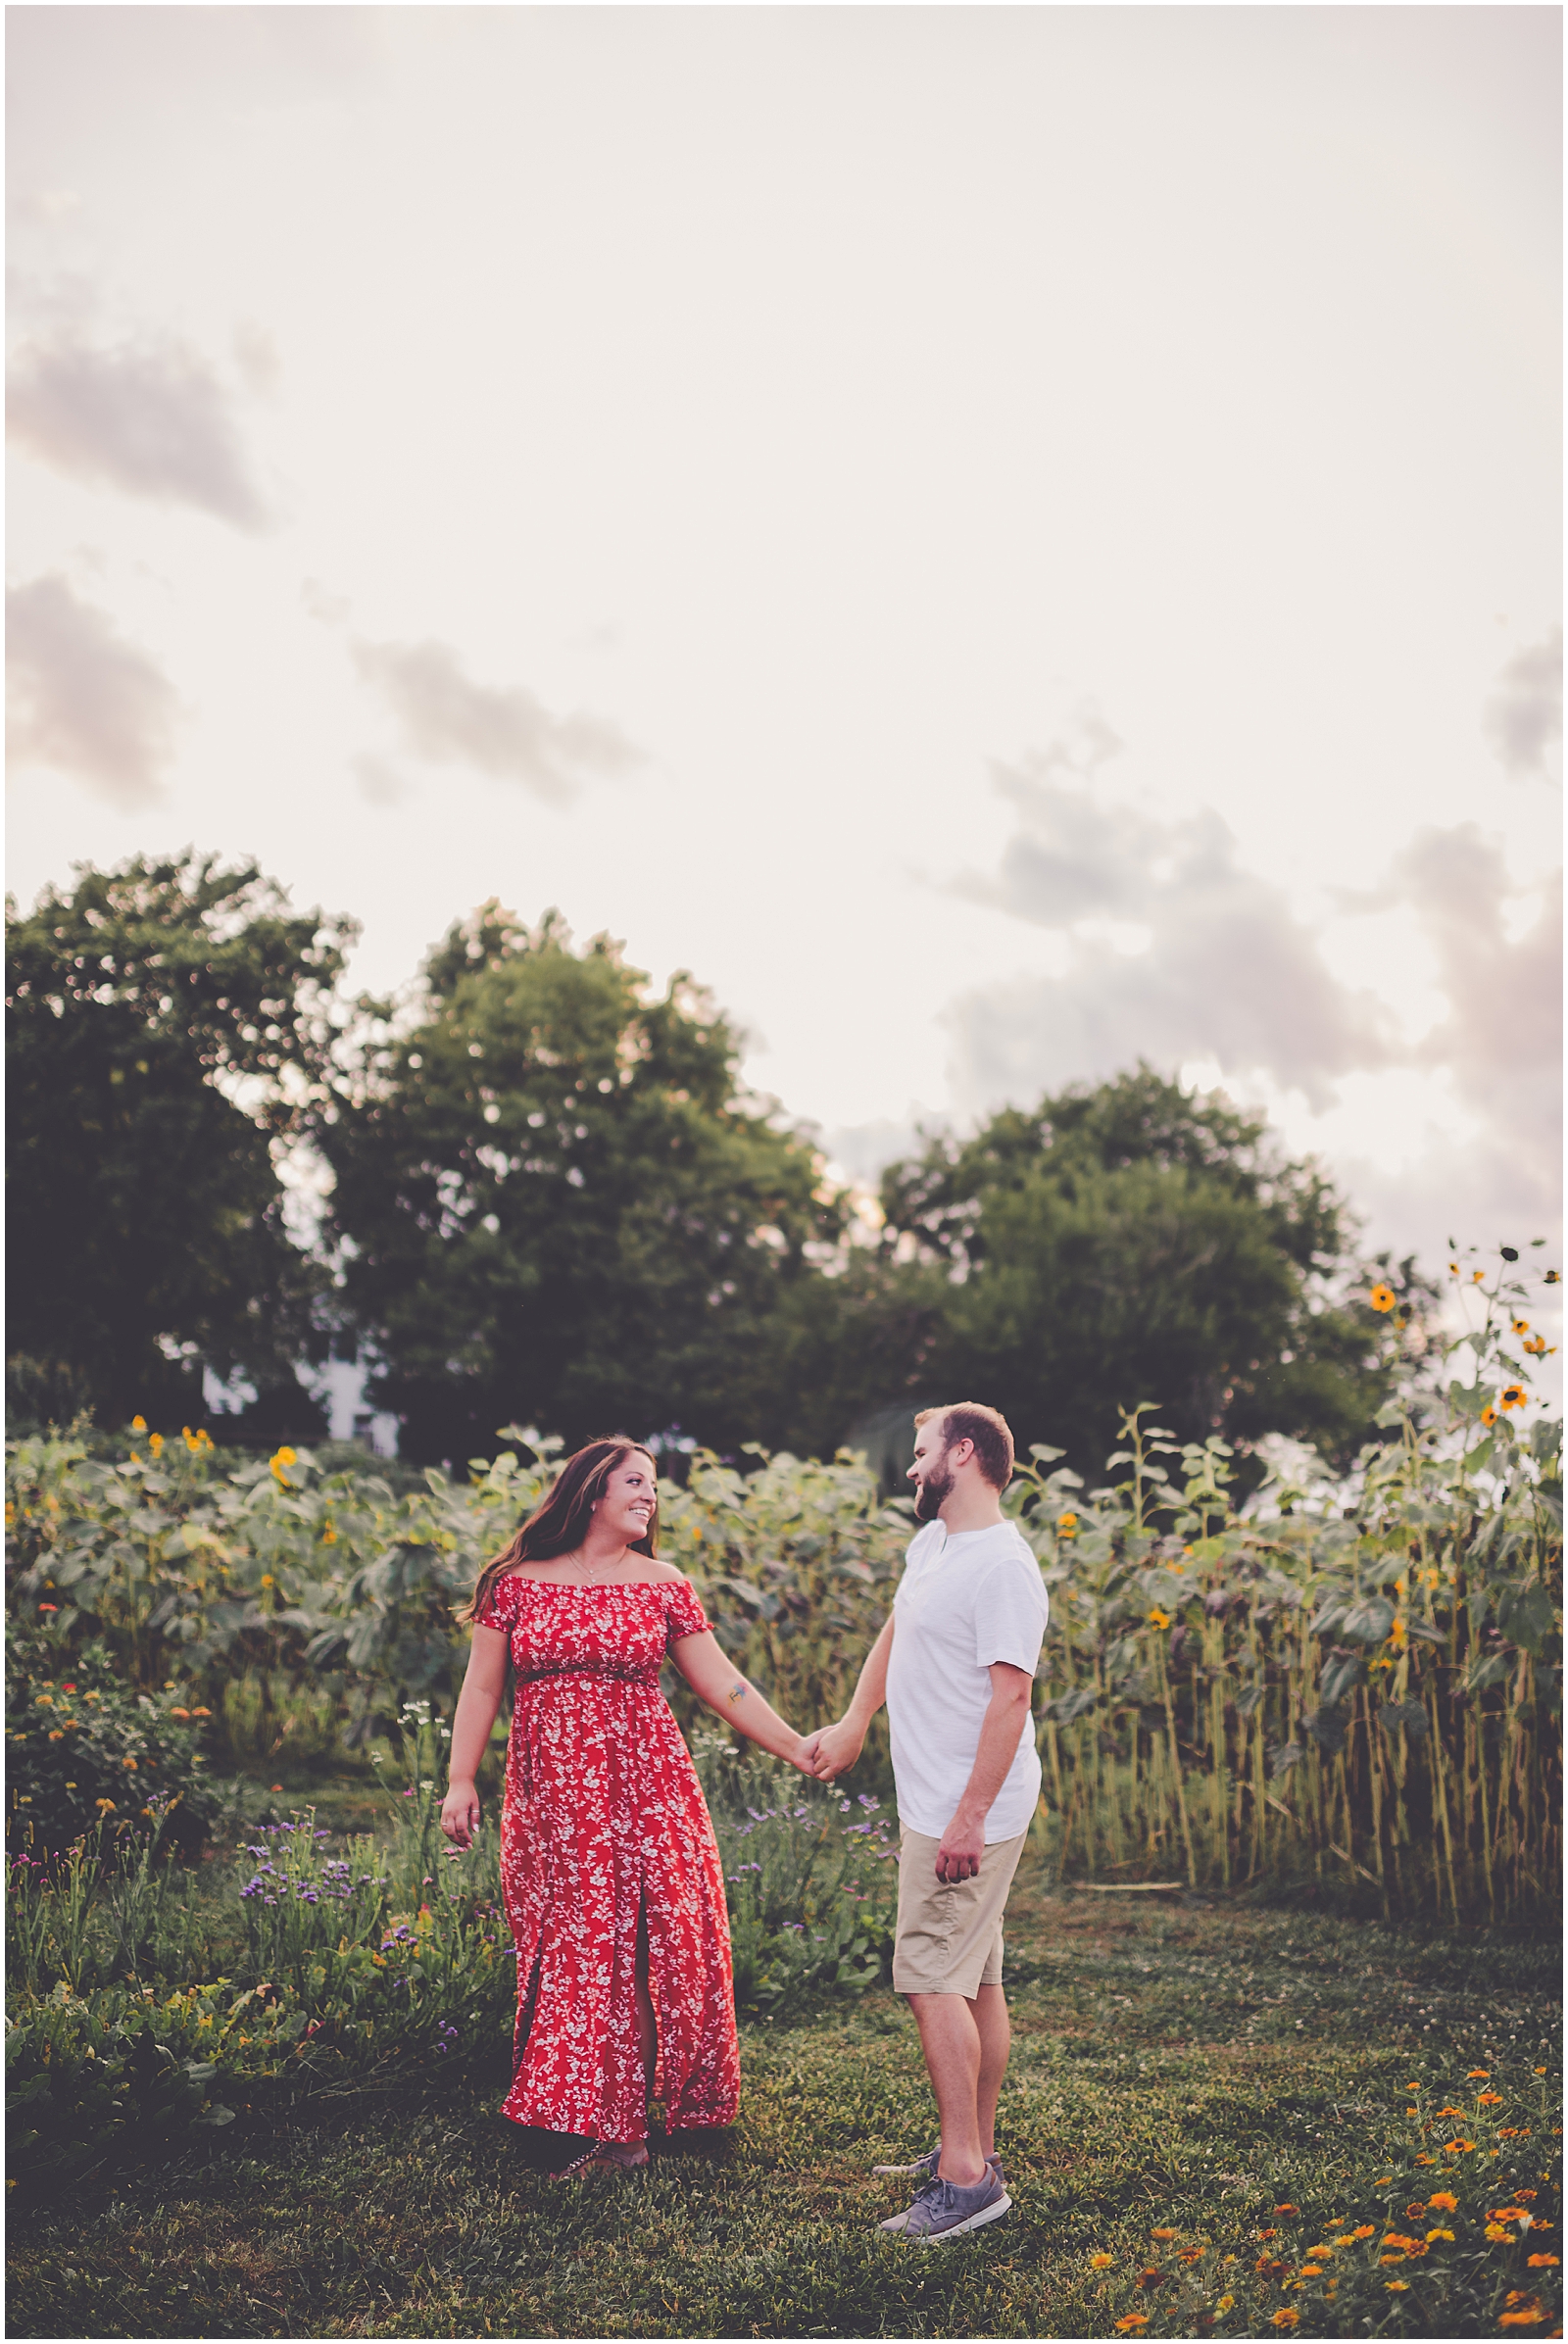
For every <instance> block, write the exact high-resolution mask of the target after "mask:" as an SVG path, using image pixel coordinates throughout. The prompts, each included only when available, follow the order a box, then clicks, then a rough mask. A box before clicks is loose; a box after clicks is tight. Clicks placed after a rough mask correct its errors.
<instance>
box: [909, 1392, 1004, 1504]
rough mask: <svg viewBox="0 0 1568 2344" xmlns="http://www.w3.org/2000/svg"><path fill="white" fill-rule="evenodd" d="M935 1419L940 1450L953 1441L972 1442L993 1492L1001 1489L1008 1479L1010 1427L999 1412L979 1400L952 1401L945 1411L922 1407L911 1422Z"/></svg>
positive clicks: (948, 1446)
mask: <svg viewBox="0 0 1568 2344" xmlns="http://www.w3.org/2000/svg"><path fill="white" fill-rule="evenodd" d="M937 1416H940V1417H941V1419H942V1445H943V1447H944V1448H945V1449H949V1448H951V1447H952V1446H953V1443H954V1442H955V1441H973V1442H974V1453H975V1459H976V1462H977V1463H978V1465H979V1467H980V1470H981V1472H982V1473H983V1474H984V1475H985V1477H986V1480H987V1481H988V1482H989V1483H990V1484H991V1486H992V1488H993V1489H1005V1488H1006V1487H1007V1484H1008V1483H1009V1482H1010V1481H1011V1479H1012V1427H1011V1426H1010V1425H1009V1424H1008V1422H1007V1420H1006V1418H1005V1416H1004V1415H1003V1413H1002V1411H1001V1409H1000V1408H988V1407H986V1406H985V1405H984V1404H983V1402H981V1401H980V1400H955V1401H954V1402H953V1404H952V1405H951V1407H947V1408H922V1409H921V1410H920V1413H919V1415H918V1416H917V1417H916V1418H915V1420H914V1421H915V1423H916V1424H917V1425H921V1424H929V1423H930V1422H931V1420H932V1418H933V1417H937Z"/></svg>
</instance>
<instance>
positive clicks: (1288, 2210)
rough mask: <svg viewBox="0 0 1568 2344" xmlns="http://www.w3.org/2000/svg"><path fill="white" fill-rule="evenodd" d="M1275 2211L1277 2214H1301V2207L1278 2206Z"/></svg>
mask: <svg viewBox="0 0 1568 2344" xmlns="http://www.w3.org/2000/svg"><path fill="white" fill-rule="evenodd" d="M1274 2211H1275V2213H1276V2214H1299V2213H1300V2211H1301V2209H1300V2207H1299V2206H1276V2207H1275V2209H1274Z"/></svg>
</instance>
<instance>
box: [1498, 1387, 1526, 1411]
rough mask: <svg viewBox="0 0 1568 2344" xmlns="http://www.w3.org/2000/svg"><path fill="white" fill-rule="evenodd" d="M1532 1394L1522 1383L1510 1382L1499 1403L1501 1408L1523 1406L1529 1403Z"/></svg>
mask: <svg viewBox="0 0 1568 2344" xmlns="http://www.w3.org/2000/svg"><path fill="white" fill-rule="evenodd" d="M1529 1399H1530V1394H1529V1392H1526V1390H1525V1388H1524V1386H1523V1385H1522V1384H1510V1385H1508V1386H1507V1388H1506V1389H1505V1391H1504V1392H1503V1394H1502V1397H1501V1399H1500V1400H1499V1401H1498V1402H1497V1405H1498V1407H1499V1408H1523V1407H1525V1406H1526V1405H1527V1404H1528V1402H1529Z"/></svg>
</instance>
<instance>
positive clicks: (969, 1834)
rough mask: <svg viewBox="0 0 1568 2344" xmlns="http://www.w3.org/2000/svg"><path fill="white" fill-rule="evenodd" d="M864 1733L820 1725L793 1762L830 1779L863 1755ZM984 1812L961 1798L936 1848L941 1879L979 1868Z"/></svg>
mask: <svg viewBox="0 0 1568 2344" xmlns="http://www.w3.org/2000/svg"><path fill="white" fill-rule="evenodd" d="M864 1738H865V1737H864V1735H863V1734H857V1733H856V1731H855V1729H854V1727H853V1726H851V1725H850V1724H849V1723H848V1722H847V1721H846V1720H844V1719H840V1721H839V1723H838V1724H837V1725H836V1726H818V1727H817V1729H816V1731H815V1733H814V1734H803V1735H802V1737H801V1746H800V1748H799V1749H798V1750H797V1751H796V1752H795V1755H794V1759H793V1763H794V1764H795V1765H796V1766H798V1767H799V1768H800V1770H801V1772H802V1774H803V1775H810V1776H812V1777H813V1778H814V1780H815V1781H816V1782H832V1781H833V1779H834V1777H835V1775H841V1774H843V1773H845V1772H846V1770H847V1769H848V1768H850V1767H852V1766H853V1765H854V1764H855V1761H856V1760H857V1758H858V1756H859V1755H860V1747H861V1744H862V1742H863V1740H864ZM985 1845H986V1830H985V1811H984V1809H982V1810H981V1811H980V1812H979V1813H978V1814H975V1813H972V1812H970V1810H969V1808H968V1804H967V1800H966V1799H960V1801H959V1802H958V1808H957V1812H956V1814H955V1816H954V1818H953V1821H952V1822H951V1823H950V1824H949V1826H948V1828H947V1830H946V1831H944V1832H943V1834H942V1841H941V1844H940V1846H939V1847H938V1849H937V1857H936V1865H935V1871H936V1876H937V1879H938V1880H945V1881H952V1880H974V1879H975V1878H976V1877H977V1876H978V1874H979V1871H980V1860H981V1858H982V1856H983V1855H984V1854H985Z"/></svg>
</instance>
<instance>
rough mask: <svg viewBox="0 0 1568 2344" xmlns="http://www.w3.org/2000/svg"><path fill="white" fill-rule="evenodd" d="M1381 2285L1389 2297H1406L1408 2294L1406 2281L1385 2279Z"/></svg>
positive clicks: (1408, 2289)
mask: <svg viewBox="0 0 1568 2344" xmlns="http://www.w3.org/2000/svg"><path fill="white" fill-rule="evenodd" d="M1383 2284H1384V2285H1385V2287H1387V2289H1388V2291H1389V2293H1390V2294H1391V2295H1408V2294H1409V2292H1410V2282H1409V2280H1408V2279H1385V2280H1384V2282H1383Z"/></svg>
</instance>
